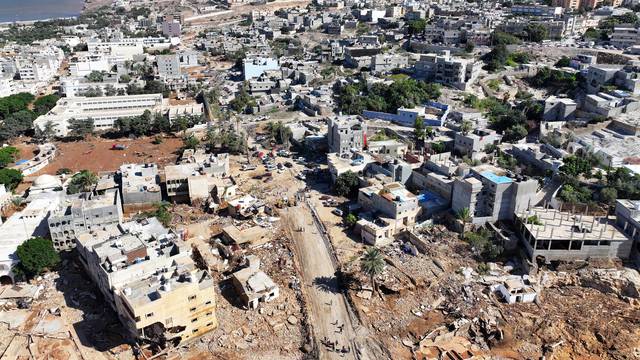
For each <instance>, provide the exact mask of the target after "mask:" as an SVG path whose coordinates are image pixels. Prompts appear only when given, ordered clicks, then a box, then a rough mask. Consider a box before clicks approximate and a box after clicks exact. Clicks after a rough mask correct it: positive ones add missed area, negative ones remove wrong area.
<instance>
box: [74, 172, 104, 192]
mask: <svg viewBox="0 0 640 360" xmlns="http://www.w3.org/2000/svg"><path fill="white" fill-rule="evenodd" d="M97 183H98V176H97V175H96V174H95V173H93V172H91V171H89V170H82V171H80V172H78V173H76V174H75V175H73V176H72V177H71V180H70V181H69V186H67V194H77V193H79V192H89V191H91V190H93V187H94V186H95V185H96V184H97Z"/></svg>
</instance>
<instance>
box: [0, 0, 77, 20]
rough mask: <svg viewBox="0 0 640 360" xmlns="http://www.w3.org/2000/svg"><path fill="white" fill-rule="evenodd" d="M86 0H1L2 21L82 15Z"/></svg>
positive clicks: (0, 15) (0, 14)
mask: <svg viewBox="0 0 640 360" xmlns="http://www.w3.org/2000/svg"><path fill="white" fill-rule="evenodd" d="M83 5H84V0H0V23H5V22H14V21H29V20H45V19H53V18H63V17H72V16H78V15H80V12H81V11H82V6H83Z"/></svg>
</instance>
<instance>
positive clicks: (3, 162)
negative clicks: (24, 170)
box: [0, 146, 20, 168]
mask: <svg viewBox="0 0 640 360" xmlns="http://www.w3.org/2000/svg"><path fill="white" fill-rule="evenodd" d="M18 154H20V150H18V149H16V148H15V147H13V146H5V147H1V148H0V168H4V167H6V166H7V165H9V164H11V163H13V162H14V161H16V157H17V156H18Z"/></svg>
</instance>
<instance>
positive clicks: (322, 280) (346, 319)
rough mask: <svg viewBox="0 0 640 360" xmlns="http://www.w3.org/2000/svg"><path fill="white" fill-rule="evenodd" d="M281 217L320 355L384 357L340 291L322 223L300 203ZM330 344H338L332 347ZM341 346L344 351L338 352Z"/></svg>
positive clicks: (336, 357)
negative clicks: (296, 262) (288, 236)
mask: <svg viewBox="0 0 640 360" xmlns="http://www.w3.org/2000/svg"><path fill="white" fill-rule="evenodd" d="M283 217H286V219H285V222H286V224H287V225H288V227H289V232H290V234H291V237H292V239H293V241H294V245H295V252H296V255H297V260H298V262H299V264H298V266H299V270H300V272H301V275H302V282H303V283H302V285H303V292H304V293H305V295H306V298H307V302H308V304H307V306H308V308H309V309H308V310H309V312H310V314H311V321H310V323H311V325H312V327H313V333H314V335H315V341H316V345H317V347H318V350H319V358H320V359H374V358H378V359H382V358H384V357H380V355H379V354H378V355H374V354H373V352H374V351H375V352H376V353H378V352H379V350H376V347H377V346H376V345H375V344H373V346H372V343H371V339H370V337H369V336H368V331H367V330H366V329H365V328H364V327H361V326H359V323H358V320H357V318H356V317H355V316H354V315H353V313H352V311H351V309H350V308H349V305H348V303H347V300H346V299H345V297H344V295H343V293H342V292H341V289H340V287H339V285H338V282H337V279H336V278H335V271H336V265H335V263H334V260H333V257H332V252H331V249H330V248H329V246H328V244H327V242H326V241H328V239H323V234H322V230H321V225H320V224H318V223H316V222H315V221H314V218H313V215H312V212H311V209H310V208H309V207H308V206H307V205H306V204H305V203H304V202H300V203H299V205H298V206H296V207H292V208H289V209H287V211H286V213H285V215H284V216H283ZM331 343H337V346H336V347H335V350H334V347H333V345H331ZM343 348H344V349H345V351H347V352H341V350H342V349H343Z"/></svg>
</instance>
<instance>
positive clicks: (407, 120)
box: [362, 101, 449, 127]
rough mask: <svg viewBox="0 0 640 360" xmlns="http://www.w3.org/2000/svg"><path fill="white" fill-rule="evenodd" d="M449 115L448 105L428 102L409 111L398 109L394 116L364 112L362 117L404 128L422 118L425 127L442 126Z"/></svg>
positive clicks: (377, 112) (376, 112) (378, 112)
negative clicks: (385, 121)
mask: <svg viewBox="0 0 640 360" xmlns="http://www.w3.org/2000/svg"><path fill="white" fill-rule="evenodd" d="M448 115H449V105H447V104H442V103H439V102H435V101H429V102H427V103H425V104H424V105H422V106H416V107H414V108H411V109H407V108H398V110H397V113H396V114H389V113H385V112H380V111H370V110H364V111H363V112H362V116H364V117H366V118H370V119H381V120H387V121H393V122H395V123H398V124H400V125H404V126H411V127H412V126H414V125H415V122H416V119H417V118H422V119H423V122H424V125H426V126H442V125H443V124H444V122H445V121H446V120H447V116H448Z"/></svg>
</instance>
